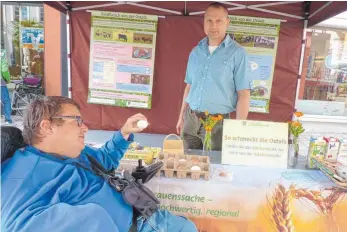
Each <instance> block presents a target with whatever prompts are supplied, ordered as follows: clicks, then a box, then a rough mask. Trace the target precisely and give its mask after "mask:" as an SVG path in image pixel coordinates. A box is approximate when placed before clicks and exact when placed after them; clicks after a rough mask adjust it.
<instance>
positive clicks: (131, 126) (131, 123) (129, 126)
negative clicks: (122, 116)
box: [120, 114, 147, 140]
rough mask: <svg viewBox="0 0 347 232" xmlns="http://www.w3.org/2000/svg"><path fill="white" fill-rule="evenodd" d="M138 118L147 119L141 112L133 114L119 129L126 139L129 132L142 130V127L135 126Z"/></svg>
mask: <svg viewBox="0 0 347 232" xmlns="http://www.w3.org/2000/svg"><path fill="white" fill-rule="evenodd" d="M139 120H145V121H147V118H146V117H145V116H144V115H142V114H135V115H134V116H131V117H130V118H128V120H127V121H126V122H125V124H124V126H123V127H122V129H121V130H120V132H121V134H122V135H123V138H124V139H125V140H128V138H129V135H130V134H132V133H139V132H141V131H143V130H144V129H143V128H138V127H137V122H138V121H139Z"/></svg>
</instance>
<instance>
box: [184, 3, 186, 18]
mask: <svg viewBox="0 0 347 232" xmlns="http://www.w3.org/2000/svg"><path fill="white" fill-rule="evenodd" d="M184 15H187V1H184Z"/></svg>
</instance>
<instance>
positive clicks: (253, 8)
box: [247, 6, 304, 19]
mask: <svg viewBox="0 0 347 232" xmlns="http://www.w3.org/2000/svg"><path fill="white" fill-rule="evenodd" d="M247 8H248V9H251V10H255V11H262V12H266V13H271V14H277V15H282V16H286V17H289V18H295V19H304V17H302V16H297V15H292V14H287V13H282V12H277V11H273V10H267V9H261V8H257V7H251V6H248V7H247Z"/></svg>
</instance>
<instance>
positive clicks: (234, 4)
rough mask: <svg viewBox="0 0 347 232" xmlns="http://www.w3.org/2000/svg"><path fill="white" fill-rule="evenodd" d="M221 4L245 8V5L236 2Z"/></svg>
mask: <svg viewBox="0 0 347 232" xmlns="http://www.w3.org/2000/svg"><path fill="white" fill-rule="evenodd" d="M219 3H223V4H225V5H230V6H245V5H243V4H240V3H234V2H221V1H219Z"/></svg>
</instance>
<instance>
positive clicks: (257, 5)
mask: <svg viewBox="0 0 347 232" xmlns="http://www.w3.org/2000/svg"><path fill="white" fill-rule="evenodd" d="M44 3H45V4H47V5H49V6H51V7H54V8H55V9H57V10H59V11H61V12H64V13H65V12H67V11H68V10H70V11H80V10H92V9H96V10H105V8H107V10H108V11H113V10H114V11H119V12H128V13H143V14H153V13H156V14H158V15H187V16H188V15H189V16H195V15H202V14H203V13H204V10H205V9H206V7H207V6H208V5H209V4H210V3H211V2H199V1H196V2H190V1H173V2H169V1H161V2H159V1H158V2H152V1H124V2H102V1H97V2H96V1H95V2H75V1H65V2H64V1H44ZM222 3H224V4H226V5H227V6H228V9H229V12H230V14H235V15H249V12H250V11H253V12H252V15H254V16H256V12H258V13H259V14H260V15H259V17H260V16H262V17H264V14H262V13H266V14H267V18H281V19H286V20H303V19H304V18H305V5H306V6H307V3H309V6H308V8H306V9H307V12H308V14H307V15H306V16H307V17H308V26H312V25H315V24H317V23H319V22H322V21H324V20H326V19H328V18H331V17H333V16H335V15H337V14H339V13H341V12H344V11H346V10H347V4H346V2H345V1H340V2H334V1H322V2H316V1H312V2H311V1H306V2H295V1H288V2H282V1H281V2H280V1H265V2H257V1H235V2H233V1H227V2H222Z"/></svg>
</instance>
